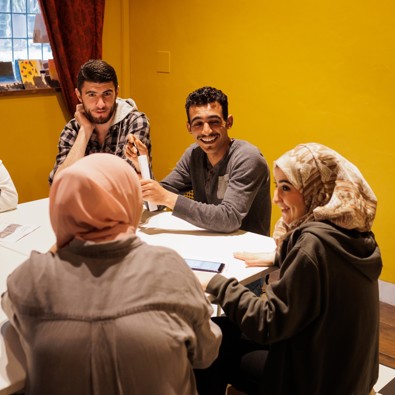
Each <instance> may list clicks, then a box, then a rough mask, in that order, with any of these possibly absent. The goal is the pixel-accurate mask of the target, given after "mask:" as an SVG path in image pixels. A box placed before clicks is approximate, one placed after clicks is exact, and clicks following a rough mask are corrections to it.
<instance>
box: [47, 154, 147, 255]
mask: <svg viewBox="0 0 395 395" xmlns="http://www.w3.org/2000/svg"><path fill="white" fill-rule="evenodd" d="M49 198H50V200H49V212H50V218H51V223H52V227H53V230H54V232H55V234H56V244H57V246H58V247H59V248H60V247H63V246H65V245H66V244H68V243H69V242H70V241H71V240H73V239H74V238H78V239H82V240H91V241H93V242H105V241H110V240H115V239H119V238H123V237H126V236H128V235H130V234H133V233H135V231H136V227H137V225H138V223H139V221H140V217H141V212H142V208H143V202H142V197H141V190H140V183H139V180H138V177H137V175H136V173H135V171H134V170H133V169H132V168H131V167H130V165H128V164H127V163H126V162H125V161H124V160H122V159H121V158H119V157H117V156H115V155H111V154H104V153H100V154H99V153H98V154H92V155H88V156H85V157H84V158H82V159H80V160H78V161H77V162H75V163H74V164H73V165H71V166H70V167H67V168H66V169H64V170H62V171H61V172H60V173H59V174H58V175H57V176H56V178H55V180H54V182H53V184H52V187H51V190H50V196H49Z"/></svg>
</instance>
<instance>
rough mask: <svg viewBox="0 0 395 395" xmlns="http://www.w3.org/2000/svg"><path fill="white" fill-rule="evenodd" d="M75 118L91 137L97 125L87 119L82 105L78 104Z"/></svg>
mask: <svg viewBox="0 0 395 395" xmlns="http://www.w3.org/2000/svg"><path fill="white" fill-rule="evenodd" d="M74 118H75V119H76V121H77V122H78V123H79V125H80V126H81V128H82V129H83V130H84V132H85V133H87V134H89V137H90V136H91V134H92V132H93V129H94V128H95V125H94V124H93V123H92V122H91V121H90V120H89V119H88V118H87V116H86V113H85V110H84V106H83V105H82V104H77V106H76V108H75V113H74Z"/></svg>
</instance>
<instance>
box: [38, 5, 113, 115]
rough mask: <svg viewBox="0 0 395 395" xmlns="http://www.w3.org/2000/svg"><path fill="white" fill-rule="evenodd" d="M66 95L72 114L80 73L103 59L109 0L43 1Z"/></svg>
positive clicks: (42, 6)
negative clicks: (103, 38) (105, 12)
mask: <svg viewBox="0 0 395 395" xmlns="http://www.w3.org/2000/svg"><path fill="white" fill-rule="evenodd" d="M39 2H40V7H41V12H42V14H43V17H44V21H45V24H46V27H47V30H48V37H49V42H50V44H51V48H52V53H53V57H54V62H55V66H56V69H57V72H58V75H59V81H60V86H61V88H62V94H63V97H64V100H65V102H66V105H67V108H68V110H69V112H70V115H72V114H74V112H75V106H76V105H77V103H78V100H77V98H76V96H75V92H74V89H75V87H76V80H77V74H78V72H79V70H80V67H81V65H82V64H83V63H85V62H86V61H87V60H89V59H101V57H102V35H103V21H104V2H105V0H61V1H59V0H39Z"/></svg>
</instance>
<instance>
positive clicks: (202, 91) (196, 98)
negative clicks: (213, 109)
mask: <svg viewBox="0 0 395 395" xmlns="http://www.w3.org/2000/svg"><path fill="white" fill-rule="evenodd" d="M214 102H218V103H219V104H220V105H221V107H222V116H223V118H224V120H225V121H226V120H227V119H228V97H227V96H226V95H225V94H224V93H223V92H222V91H220V90H219V89H215V88H212V87H211V86H204V87H203V88H199V89H197V90H195V91H193V92H192V93H190V94H189V95H188V97H187V100H186V103H185V109H186V111H187V118H188V122H189V121H190V119H189V108H190V107H191V106H204V105H206V104H209V103H214Z"/></svg>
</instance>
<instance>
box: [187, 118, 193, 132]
mask: <svg viewBox="0 0 395 395" xmlns="http://www.w3.org/2000/svg"><path fill="white" fill-rule="evenodd" d="M187 129H188V132H189V133H192V132H191V124H190V123H189V122H188V121H187Z"/></svg>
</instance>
